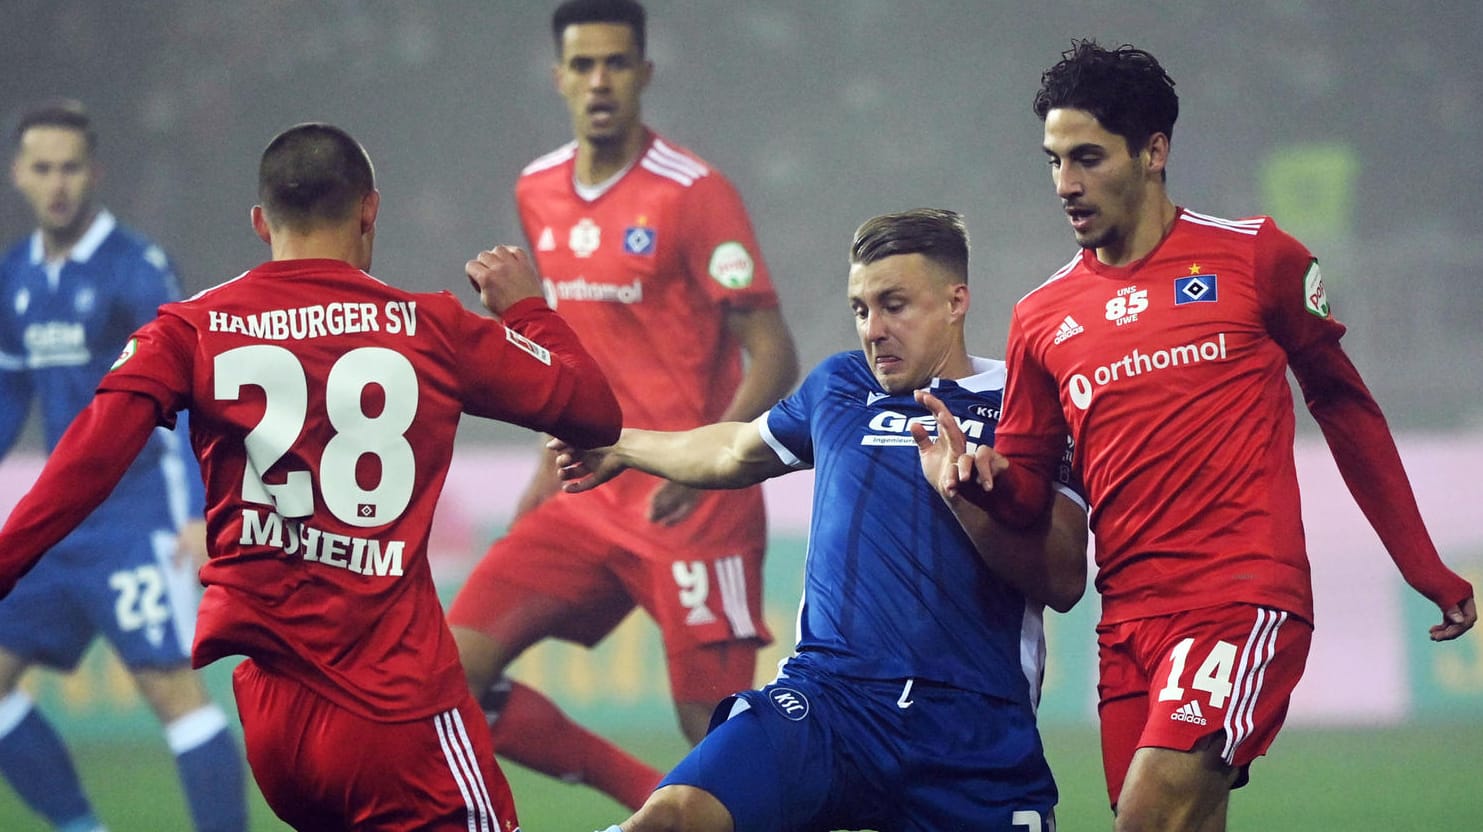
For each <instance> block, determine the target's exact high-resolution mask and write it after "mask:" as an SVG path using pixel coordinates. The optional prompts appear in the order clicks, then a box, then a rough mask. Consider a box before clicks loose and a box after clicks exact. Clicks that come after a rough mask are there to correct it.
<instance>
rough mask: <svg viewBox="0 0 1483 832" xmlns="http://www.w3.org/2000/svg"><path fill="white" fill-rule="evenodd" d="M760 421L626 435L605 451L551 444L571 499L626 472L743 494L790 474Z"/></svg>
mask: <svg viewBox="0 0 1483 832" xmlns="http://www.w3.org/2000/svg"><path fill="white" fill-rule="evenodd" d="M765 418H767V417H766V415H763V416H758V417H757V418H756V419H754V420H752V421H750V422H717V423H716V424H713V425H703V426H701V427H698V428H694V429H692V430H685V431H658V430H637V429H633V428H629V429H625V430H624V431H623V433H622V435H621V436H619V437H618V441H617V442H616V443H615V444H613V445H609V446H607V447H605V448H596V449H593V450H581V449H577V448H573V447H571V446H570V445H567V444H566V443H564V442H561V441H560V440H555V439H553V440H552V441H551V442H550V443H549V444H548V445H547V447H549V448H551V449H552V450H554V451H556V465H557V467H558V468H559V470H560V476H561V479H562V481H563V482H564V483H565V485H564V486H562V487H563V489H564V490H565V491H568V492H571V493H578V492H582V491H590V490H592V489H593V488H596V487H597V486H599V485H601V484H602V483H605V482H607V481H608V480H610V479H612V478H613V477H615V476H617V475H618V474H619V473H621V472H623V471H624V470H626V469H628V468H635V469H637V470H640V471H645V472H647V473H650V474H653V475H655V476H659V477H664V478H665V479H667V480H672V481H674V482H677V483H680V484H681V485H686V486H689V487H691V488H745V487H746V486H749V485H755V484H757V483H759V482H762V481H763V480H765V479H768V478H769V477H775V476H777V475H779V474H782V473H784V472H786V471H788V470H790V469H789V468H788V466H787V464H786V463H784V462H783V461H782V460H781V459H779V458H778V455H777V454H776V453H774V452H773V450H772V448H770V447H768V445H767V443H766V442H765V441H764V440H763V439H762V430H761V427H760V425H759V424H758V422H759V421H760V420H762V419H765Z"/></svg>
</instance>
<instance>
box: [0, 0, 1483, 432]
mask: <svg viewBox="0 0 1483 832" xmlns="http://www.w3.org/2000/svg"><path fill="white" fill-rule="evenodd" d="M0 5H3V9H4V14H3V16H0V19H3V20H4V26H3V29H0V60H3V62H4V64H3V66H4V69H3V71H0V110H3V115H4V117H5V120H6V121H5V125H6V133H7V141H8V137H9V132H10V128H11V127H12V126H13V123H14V119H15V117H16V115H17V114H18V112H19V111H20V110H21V109H23V108H24V107H26V106H28V105H29V104H31V103H33V102H35V101H37V100H38V99H41V98H44V97H47V96H53V95H64V96H69V97H74V98H78V99H80V100H82V101H83V102H84V103H85V104H86V105H87V106H88V108H89V109H90V111H91V112H92V114H93V116H94V119H95V122H96V126H97V129H98V131H99V134H100V140H101V144H100V148H99V157H100V159H101V161H102V163H103V164H104V166H105V168H106V176H105V179H104V181H103V183H102V185H101V189H100V199H101V201H102V202H103V203H104V204H106V205H108V206H109V207H111V208H112V209H113V210H114V211H115V213H117V214H118V215H119V216H120V218H121V219H122V221H123V222H125V223H126V224H129V225H132V226H134V227H135V228H137V229H139V230H141V231H143V232H145V233H146V234H148V235H149V236H152V237H153V238H154V239H156V240H157V241H158V242H160V243H161V244H162V245H163V246H164V247H165V248H166V250H167V251H169V252H170V254H171V255H172V256H173V258H174V259H175V262H176V264H177V266H178V268H179V271H180V274H181V276H182V279H183V281H184V283H185V288H186V290H187V293H191V292H194V291H196V290H199V289H202V288H205V287H207V286H211V285H214V284H216V283H218V282H221V281H223V280H226V279H228V278H231V277H234V276H235V275H237V274H239V273H240V272H242V271H243V270H245V269H247V268H249V267H251V266H253V265H255V264H257V263H258V262H260V261H261V260H263V259H265V258H266V257H267V255H268V253H267V249H266V247H265V246H264V245H263V244H262V243H260V242H259V241H258V240H257V238H256V237H255V236H254V235H253V234H252V231H251V229H250V227H249V225H248V209H249V208H250V207H251V205H252V204H253V202H254V198H255V194H254V189H255V172H256V163H257V157H258V154H259V153H260V151H261V149H262V147H263V146H264V145H265V144H266V143H267V141H268V139H269V138H271V137H272V136H273V134H275V133H276V132H277V131H278V130H280V129H282V128H284V127H286V126H289V125H291V124H294V123H297V122H300V121H306V120H324V121H330V122H333V123H335V124H338V125H340V126H342V127H344V128H346V129H348V130H349V131H350V132H351V133H352V134H354V135H355V136H356V137H357V138H359V139H360V140H361V141H362V142H363V143H364V144H365V146H366V147H367V149H368V150H369V151H370V153H371V156H372V159H373V160H374V161H375V163H376V165H377V173H378V177H379V185H380V188H381V191H382V194H383V203H382V213H381V220H380V223H379V229H378V236H377V246H376V259H375V264H374V266H373V269H372V271H373V272H374V273H375V274H376V275H377V276H379V277H381V278H383V279H385V280H387V281H389V282H393V283H396V284H398V285H402V286H406V287H410V288H417V289H425V290H433V289H440V288H449V289H452V290H454V291H455V292H457V293H459V294H460V296H461V297H463V298H464V299H465V301H466V302H467V303H470V304H472V303H473V296H472V293H470V292H468V291H467V290H466V283H465V281H464V278H463V276H462V264H463V262H464V261H465V260H466V259H468V257H470V256H471V255H472V254H473V253H474V252H476V251H477V250H478V249H481V248H487V247H489V246H491V245H493V244H495V243H498V242H519V243H521V244H524V242H525V241H523V240H521V239H520V238H519V236H518V235H519V230H518V223H517V220H516V216H515V211H514V208H513V204H512V198H511V188H512V186H513V184H514V181H515V178H516V176H517V175H518V173H519V171H520V169H521V167H522V166H523V165H524V164H525V163H526V162H528V161H529V160H531V159H533V158H535V157H536V156H538V155H540V154H542V153H543V152H545V151H547V150H549V149H552V148H554V147H556V146H557V145H560V144H562V143H564V142H566V141H568V140H569V139H570V137H571V133H570V123H569V121H568V118H567V115H566V113H565V110H564V108H563V106H562V103H561V101H560V99H559V98H558V96H557V95H556V93H555V91H554V90H553V86H552V82H551V73H550V68H551V65H552V63H553V60H554V52H553V44H552V40H551V36H550V34H549V29H548V25H549V14H550V10H551V8H552V7H553V6H554V3H551V2H535V3H532V2H513V1H511V0H502V1H501V2H474V0H454V1H450V2H439V3H421V4H416V3H408V2H395V1H394V0H378V1H377V2H349V1H348V0H345V1H342V2H313V3H310V2H289V0H278V1H276V2H247V3H225V2H188V1H187V0H178V1H177V2H144V3H107V2H102V0H4V2H3V4H0ZM647 7H648V9H649V14H650V21H649V49H648V51H649V55H650V57H651V58H652V59H653V60H654V62H655V64H656V73H655V77H654V82H653V84H652V86H651V87H650V88H649V91H648V93H647V94H646V96H645V97H644V112H645V120H646V121H647V122H648V123H649V124H650V125H651V126H652V127H654V128H655V129H657V130H658V131H660V132H661V133H663V134H665V135H666V136H668V137H669V138H671V139H673V140H675V141H677V142H679V143H681V144H684V145H687V146H689V147H691V148H692V149H694V150H695V151H696V152H698V153H699V154H700V155H701V156H703V157H705V158H706V159H707V160H709V161H710V162H712V163H713V164H714V165H716V166H717V167H719V168H720V169H721V170H722V171H723V172H725V173H726V174H727V175H728V176H729V177H730V178H731V179H732V181H733V182H734V183H735V184H736V185H737V187H738V188H739V189H740V191H741V192H742V194H743V196H744V198H745V199H746V200H747V203H748V205H749V207H750V210H751V216H752V219H753V222H754V223H755V225H756V227H757V232H758V236H759V238H760V242H761V244H762V247H763V251H764V256H765V259H766V260H767V262H768V264H769V266H770V267H771V270H772V273H773V276H774V279H775V281H776V283H777V286H778V290H779V293H780V294H781V296H782V300H783V304H784V312H785V314H786V316H787V319H788V321H789V323H790V324H791V325H792V328H793V331H794V333H795V336H796V338H797V340H798V344H799V348H800V353H801V358H802V361H803V363H804V366H805V368H807V367H810V366H812V365H813V364H814V363H816V362H817V361H818V360H819V359H821V358H822V357H824V356H825V355H827V354H829V353H832V352H834V351H837V350H841V349H850V348H853V347H855V346H857V342H856V340H855V334H854V330H853V326H852V321H851V318H850V316H849V314H848V309H847V306H846V304H845V301H844V297H843V287H844V275H845V268H846V250H847V245H848V242H849V239H850V235H851V233H852V231H853V229H854V228H855V226H856V225H857V224H859V222H860V221H862V220H864V219H865V218H867V217H869V216H871V215H873V214H877V213H882V212H886V211H894V210H900V209H905V208H911V207H917V206H923V205H933V206H942V207H948V208H953V209H956V210H959V211H962V212H963V213H964V214H965V215H966V216H967V219H968V223H969V228H970V232H971V234H972V241H973V257H972V259H973V268H972V271H973V278H972V283H971V286H972V291H973V314H972V321H971V324H970V331H969V345H970V348H971V350H972V351H974V352H976V353H979V354H984V355H991V356H999V355H1001V354H1002V348H1003V342H1004V333H1005V329H1006V327H1007V322H1008V310H1009V307H1010V305H1011V304H1012V303H1013V302H1014V301H1015V300H1016V299H1017V298H1018V297H1019V296H1020V295H1022V294H1024V293H1025V292H1026V291H1028V290H1029V289H1030V288H1032V287H1034V286H1035V285H1036V284H1038V283H1039V282H1040V281H1041V280H1042V279H1043V278H1044V277H1045V276H1047V275H1048V274H1050V273H1051V272H1052V271H1054V270H1055V269H1056V268H1058V267H1059V266H1060V265H1062V264H1063V263H1065V262H1066V261H1067V260H1069V259H1070V258H1071V256H1072V255H1073V254H1074V253H1075V244H1074V242H1073V240H1072V236H1071V233H1070V231H1069V229H1068V227H1067V224H1066V222H1065V220H1064V217H1063V216H1062V215H1061V214H1060V212H1059V207H1058V204H1057V202H1056V200H1055V199H1054V195H1053V192H1052V188H1051V183H1050V177H1049V173H1048V169H1047V168H1046V166H1045V163H1044V157H1043V154H1042V153H1041V151H1040V149H1039V144H1040V129H1041V125H1040V123H1039V121H1038V120H1037V119H1036V118H1035V116H1034V115H1033V114H1032V113H1031V112H1030V101H1031V99H1032V97H1033V95H1034V93H1035V91H1036V89H1037V87H1038V82H1039V77H1040V73H1041V71H1042V70H1043V69H1045V68H1047V67H1048V66H1050V65H1051V64H1053V63H1054V62H1055V61H1056V60H1057V59H1058V57H1059V54H1060V52H1061V51H1062V50H1064V49H1066V48H1067V47H1068V46H1069V45H1070V42H1071V40H1072V38H1074V37H1082V36H1090V37H1095V38H1096V39H1097V40H1099V41H1101V42H1102V43H1104V44H1105V45H1109V46H1111V45H1116V44H1119V43H1123V42H1131V43H1133V44H1135V45H1137V46H1140V47H1143V48H1146V49H1148V50H1150V51H1152V52H1153V53H1154V54H1155V55H1156V56H1158V57H1159V58H1160V60H1161V61H1162V62H1163V64H1164V66H1165V68H1166V69H1167V70H1168V71H1169V73H1170V75H1172V76H1173V78H1174V79H1175V81H1176V83H1177V91H1178V93H1179V94H1180V97H1181V109H1182V113H1181V116H1180V119H1179V121H1178V123H1177V125H1176V128H1175V131H1174V136H1173V154H1172V158H1171V161H1170V173H1169V187H1170V192H1171V194H1172V195H1173V197H1174V199H1175V201H1176V202H1177V203H1179V204H1181V205H1185V206H1188V207H1191V208H1193V209H1195V210H1198V211H1201V212H1204V213H1210V214H1216V215H1220V216H1227V217H1240V216H1249V215H1253V214H1259V213H1270V214H1272V215H1274V216H1275V217H1276V218H1277V220H1278V221H1279V223H1281V224H1282V225H1283V226H1284V227H1285V228H1287V229H1288V230H1290V231H1292V232H1294V233H1295V234H1297V235H1298V236H1299V237H1300V239H1302V240H1303V241H1304V242H1306V243H1307V244H1308V245H1309V247H1310V248H1312V249H1313V250H1314V251H1315V253H1316V254H1317V256H1318V257H1319V259H1320V261H1321V262H1322V263H1323V264H1324V275H1325V279H1326V282H1327V284H1328V290H1329V295H1330V298H1331V300H1332V303H1333V306H1334V309H1335V312H1336V314H1337V315H1338V317H1339V318H1340V319H1341V320H1343V321H1345V322H1346V323H1348V324H1349V325H1350V327H1351V329H1352V332H1351V334H1350V336H1348V337H1347V338H1346V339H1345V344H1346V346H1347V348H1348V349H1349V351H1350V353H1351V355H1353V356H1354V358H1355V361H1356V363H1357V364H1358V365H1359V367H1360V369H1361V372H1363V373H1364V375H1365V376H1366V378H1367V380H1368V381H1369V382H1370V384H1371V386H1372V387H1373V388H1374V390H1375V392H1376V395H1377V397H1378V398H1379V400H1380V402H1381V404H1382V406H1383V407H1384V408H1385V409H1386V411H1387V415H1388V416H1389V418H1390V419H1391V421H1392V423H1393V424H1395V425H1396V426H1397V427H1400V428H1403V429H1413V430H1424V431H1432V430H1465V429H1468V428H1473V427H1477V426H1478V423H1479V421H1480V420H1479V418H1478V417H1477V416H1475V415H1474V409H1473V408H1472V407H1471V405H1472V400H1473V398H1474V397H1475V395H1476V392H1477V389H1478V386H1479V385H1478V379H1479V374H1480V371H1479V369H1478V366H1479V358H1480V353H1483V338H1480V335H1479V326H1478V321H1479V320H1480V318H1483V281H1480V280H1479V273H1480V272H1483V256H1480V255H1479V253H1478V252H1477V247H1476V246H1474V245H1472V244H1471V243H1472V238H1473V237H1475V236H1476V232H1475V229H1476V228H1477V225H1478V223H1479V212H1478V210H1477V201H1478V199H1479V197H1480V194H1483V163H1480V161H1479V158H1478V156H1477V154H1475V153H1473V152H1471V151H1472V150H1473V149H1475V148H1476V146H1477V140H1478V139H1479V137H1480V136H1483V116H1480V112H1483V57H1480V52H1479V49H1478V44H1479V42H1480V40H1483V37H1480V36H1483V4H1480V3H1476V2H1439V3H1426V2H1413V3H1397V4H1366V6H1365V7H1364V8H1363V9H1362V10H1361V7H1360V6H1357V5H1356V4H1352V3H1347V2H1339V1H1338V0H1285V2H1277V1H1276V0H1270V1H1268V2H1261V1H1260V0H1258V1H1256V2H1243V3H1230V2H1210V1H1208V0H1199V1H1198V2H1181V3H1170V4H1163V3H1150V2H1126V0H1115V1H1114V0H1108V1H1107V2H1096V0H1090V1H1089V2H1076V3H1070V2H1056V1H1055V0H1052V2H1037V3H1034V4H1028V3H1027V4H1006V3H987V2H966V0H958V1H956V2H916V3H905V2H889V1H888V0H807V2H782V1H781V0H747V2H720V0H702V1H699V2H666V0H650V2H648V3H647ZM7 152H9V149H8V150H7ZM7 190H8V191H9V192H8V194H7V198H4V199H0V232H3V235H4V236H5V237H6V238H7V239H13V238H15V237H18V236H20V235H22V234H25V233H27V232H28V231H29V230H30V229H31V227H32V221H31V217H30V215H29V211H28V210H27V209H26V208H25V206H24V204H23V203H22V201H21V200H20V198H19V196H18V195H16V194H15V193H14V191H13V190H11V189H7ZM462 435H463V436H464V437H465V438H468V437H472V438H473V439H474V440H475V441H484V440H487V439H495V440H513V441H527V437H526V436H525V435H524V432H523V431H518V430H517V429H512V428H497V427H489V426H488V425H487V423H485V424H474V420H469V422H468V423H466V425H465V428H464V433H463V434H462Z"/></svg>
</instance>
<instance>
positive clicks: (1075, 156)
mask: <svg viewBox="0 0 1483 832" xmlns="http://www.w3.org/2000/svg"><path fill="white" fill-rule="evenodd" d="M1044 148H1045V153H1046V155H1047V156H1048V157H1050V173H1051V179H1052V181H1054V182H1055V186H1056V196H1058V197H1060V199H1061V205H1062V207H1063V209H1064V210H1065V212H1066V216H1067V217H1068V218H1069V219H1070V220H1071V230H1072V232H1074V233H1075V234H1076V242H1077V243H1079V244H1080V245H1081V247H1082V248H1091V249H1103V248H1112V249H1116V248H1118V247H1119V246H1120V245H1122V244H1123V243H1125V242H1127V241H1128V239H1129V238H1130V237H1131V235H1132V233H1133V229H1134V226H1135V225H1136V224H1137V221H1138V216H1139V212H1140V209H1141V207H1142V206H1143V204H1144V201H1145V198H1146V195H1147V190H1146V185H1147V182H1148V180H1147V178H1146V177H1145V175H1144V169H1143V168H1144V166H1143V164H1142V162H1143V159H1142V156H1141V155H1135V154H1131V153H1129V151H1128V143H1127V142H1126V141H1125V140H1124V139H1123V137H1122V136H1118V135H1116V134H1113V133H1110V132H1108V131H1107V129H1106V128H1104V127H1103V126H1102V123H1101V122H1099V121H1097V119H1096V117H1094V116H1093V115H1092V114H1091V113H1088V112H1086V111H1085V110H1074V109H1053V110H1051V111H1050V112H1048V113H1046V115H1045V143H1044Z"/></svg>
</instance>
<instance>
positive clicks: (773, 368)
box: [719, 309, 798, 422]
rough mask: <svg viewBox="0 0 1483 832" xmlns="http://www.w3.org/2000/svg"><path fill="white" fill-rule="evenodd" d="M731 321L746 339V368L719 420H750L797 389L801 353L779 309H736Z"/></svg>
mask: <svg viewBox="0 0 1483 832" xmlns="http://www.w3.org/2000/svg"><path fill="white" fill-rule="evenodd" d="M727 323H728V326H729V327H730V329H731V331H732V332H733V333H735V334H736V335H737V337H738V339H739V340H741V342H742V349H743V351H744V352H745V353H746V371H745V372H744V373H743V374H742V379H741V383H740V384H738V385H737V388H736V393H735V394H733V395H732V397H731V403H730V404H729V405H727V407H726V411H725V412H724V413H722V414H721V419H720V420H719V421H722V422H750V421H751V420H753V419H755V418H757V417H758V416H760V415H762V413H763V412H764V411H766V410H767V409H768V408H769V407H772V406H773V405H775V404H777V403H778V401H780V400H781V399H782V398H783V397H784V396H786V395H787V394H788V391H790V390H792V389H793V385H794V383H796V382H797V381H798V353H797V351H796V349H795V347H794V345H793V337H792V335H791V334H789V332H788V327H787V325H786V324H785V323H784V322H783V317H782V313H781V312H780V311H779V310H777V309H756V310H748V311H745V312H732V313H730V317H729V318H728V322H727Z"/></svg>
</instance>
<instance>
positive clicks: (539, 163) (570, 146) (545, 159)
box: [520, 140, 577, 176]
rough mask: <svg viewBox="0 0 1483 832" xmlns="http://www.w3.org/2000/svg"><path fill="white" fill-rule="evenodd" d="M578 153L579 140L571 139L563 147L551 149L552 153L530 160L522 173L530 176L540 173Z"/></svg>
mask: <svg viewBox="0 0 1483 832" xmlns="http://www.w3.org/2000/svg"><path fill="white" fill-rule="evenodd" d="M576 155H577V142H576V140H572V141H569V142H567V143H566V144H564V145H562V146H561V147H558V148H556V149H555V150H553V151H551V152H550V153H547V154H545V155H544V156H538V157H536V158H535V159H534V160H532V161H531V162H530V164H527V165H526V166H525V167H524V168H522V169H521V171H520V175H521V176H528V175H530V174H532V173H540V172H541V171H543V170H546V169H548V168H554V167H556V166H557V165H559V164H561V163H562V162H565V161H566V160H568V159H571V158H572V157H574V156H576Z"/></svg>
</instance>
